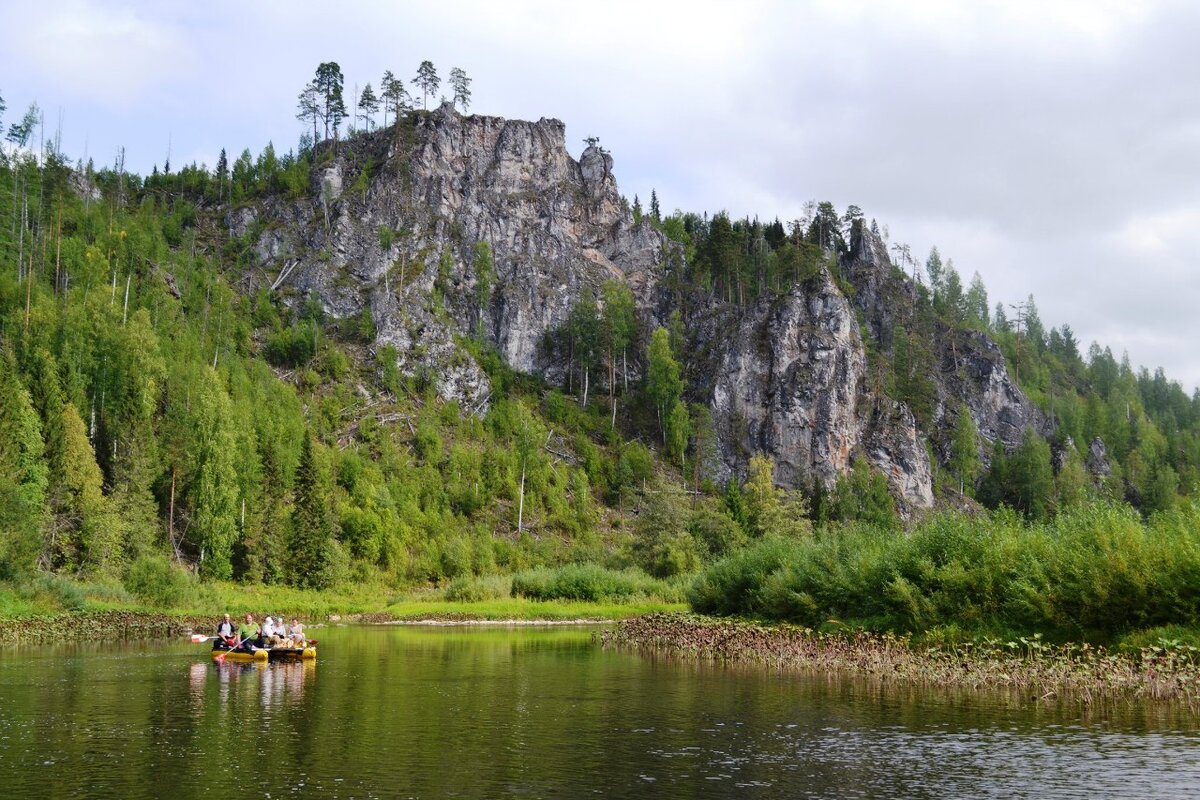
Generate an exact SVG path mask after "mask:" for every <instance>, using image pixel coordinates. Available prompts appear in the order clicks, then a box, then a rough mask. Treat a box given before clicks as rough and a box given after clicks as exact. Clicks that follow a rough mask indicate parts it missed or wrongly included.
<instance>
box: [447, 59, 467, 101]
mask: <svg viewBox="0 0 1200 800" xmlns="http://www.w3.org/2000/svg"><path fill="white" fill-rule="evenodd" d="M449 83H450V88H451V89H452V90H453V91H454V104H455V105H461V106H462V110H463V111H466V110H467V109H468V108H470V107H471V79H470V78H468V77H467V73H465V72H463V71H462V70H461V69H459V68H458V67H455V68H454V69H452V70H450V81H449Z"/></svg>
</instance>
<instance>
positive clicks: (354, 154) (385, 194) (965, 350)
mask: <svg viewBox="0 0 1200 800" xmlns="http://www.w3.org/2000/svg"><path fill="white" fill-rule="evenodd" d="M310 180H311V184H310V186H309V190H310V191H309V192H308V195H307V197H305V198H302V199H284V198H281V197H276V198H273V199H271V200H267V201H263V202H260V203H258V204H256V205H253V206H246V207H242V208H238V209H235V210H231V211H230V212H229V213H228V215H227V217H226V220H225V222H226V225H227V228H228V230H229V233H230V235H231V236H233V237H239V238H241V239H243V240H244V241H245V243H246V245H247V247H248V248H249V249H250V251H252V252H253V254H254V256H255V257H256V258H257V260H258V262H259V266H260V269H259V270H258V271H257V272H256V273H255V277H254V280H256V281H258V284H259V285H266V286H267V287H269V288H270V289H271V291H273V292H276V293H277V294H278V295H279V296H281V297H283V298H285V299H286V300H287V301H288V302H292V303H300V302H303V301H304V299H305V298H307V297H315V298H317V299H318V300H319V301H320V303H321V304H322V305H323V307H324V309H325V311H326V313H327V314H328V315H330V316H332V317H334V318H338V319H350V318H357V317H361V316H362V315H364V314H369V316H370V318H371V321H372V322H373V323H374V325H375V329H376V331H377V336H376V341H375V342H374V346H375V348H376V351H377V352H378V350H379V349H380V348H383V347H384V346H387V345H390V346H392V347H394V348H395V353H396V359H397V361H398V365H399V367H400V368H401V369H402V371H404V372H407V373H408V374H411V375H416V376H421V377H422V378H424V379H425V380H427V381H428V382H430V383H431V384H432V385H433V386H435V387H436V389H437V391H438V393H439V394H440V395H441V396H442V397H443V398H446V399H448V400H453V401H456V402H458V403H459V404H460V405H461V406H462V407H463V408H464V409H465V410H468V411H482V410H484V409H486V407H487V404H488V402H489V399H490V396H491V395H490V393H491V387H490V385H489V381H488V378H487V376H486V374H485V373H484V372H483V370H482V369H481V368H480V366H479V365H478V363H477V362H476V361H475V359H474V358H473V357H472V356H471V355H470V353H469V352H468V351H467V349H466V348H465V347H464V345H463V342H464V339H465V338H467V337H480V336H481V337H483V338H485V339H487V340H489V341H490V342H491V343H492V344H494V345H495V347H496V349H497V350H498V351H499V353H500V354H501V355H502V357H503V358H504V359H505V360H506V361H507V363H508V364H509V365H510V366H511V367H512V368H514V369H516V370H519V371H523V372H529V373H535V374H540V375H542V376H544V377H546V378H547V379H548V380H550V381H551V382H555V381H558V380H560V379H561V378H562V376H563V375H564V369H565V366H566V365H565V364H564V363H563V362H562V360H561V356H559V355H557V354H555V353H554V352H551V351H550V350H549V349H548V348H547V347H546V341H547V338H548V334H551V333H553V332H555V331H557V330H558V329H560V328H561V327H562V326H563V324H564V323H565V322H566V320H567V318H568V316H569V314H570V311H571V309H572V308H573V307H574V305H575V304H576V303H577V302H578V301H579V299H580V298H581V297H582V296H584V294H585V293H589V292H595V293H598V291H599V289H600V286H601V285H602V284H603V283H604V281H606V280H608V279H617V280H621V281H624V282H626V283H628V284H629V285H630V286H631V288H632V289H633V292H634V296H635V298H636V301H637V304H638V311H639V314H640V315H641V318H642V322H643V325H644V327H647V328H648V327H650V326H652V325H660V324H666V322H667V321H668V319H670V316H671V314H672V312H673V311H677V310H679V311H681V312H682V315H683V323H684V326H685V329H686V330H685V331H684V335H685V336H686V337H687V339H688V347H689V351H688V352H687V353H686V354H679V355H683V356H684V360H685V361H686V363H687V365H688V379H689V384H688V389H687V394H688V399H689V400H690V401H696V402H706V403H708V404H710V405H711V408H712V411H713V419H714V423H715V425H716V428H717V433H718V452H719V457H720V469H721V471H723V473H724V475H723V476H722V477H724V476H728V475H730V474H742V473H743V472H744V469H745V466H746V462H747V461H748V459H749V457H750V456H751V455H753V454H754V453H766V454H768V455H770V456H771V457H773V458H774V460H775V465H776V472H775V478H776V481H777V482H778V483H779V484H780V485H783V486H787V487H793V488H799V487H805V488H808V487H811V485H812V482H813V481H814V480H818V481H821V482H822V483H824V484H825V485H827V486H829V485H832V484H833V482H834V481H835V480H836V479H837V477H838V476H839V475H842V474H844V473H845V472H846V471H847V470H848V469H849V467H850V465H851V463H852V461H853V459H854V458H855V457H856V456H858V455H861V456H863V457H864V458H866V460H867V461H868V462H869V463H870V464H871V465H873V466H874V467H876V468H877V469H879V470H881V471H882V472H883V473H884V475H885V476H886V477H887V478H888V481H889V484H890V486H891V489H892V491H893V493H894V495H895V496H896V497H897V498H898V499H899V500H900V502H901V505H902V507H903V509H904V510H906V511H912V510H915V509H921V508H927V507H929V506H931V505H932V504H933V492H932V466H931V464H930V458H929V452H930V449H931V448H930V444H932V450H933V452H934V454H935V457H938V458H941V459H943V460H945V459H946V458H948V451H947V447H948V441H949V436H948V435H947V431H948V427H949V426H948V421H949V420H953V419H954V417H955V415H956V413H957V408H958V404H959V403H965V404H966V406H967V408H968V409H969V410H970V413H971V415H972V417H973V418H974V420H975V424H976V426H977V427H978V429H979V431H980V433H981V438H982V439H983V440H994V439H1000V440H1001V441H1002V442H1004V444H1005V445H1006V446H1008V447H1010V448H1012V447H1016V446H1017V445H1018V444H1019V443H1020V441H1021V438H1022V436H1023V434H1024V430H1025V429H1026V428H1027V427H1030V426H1032V427H1034V428H1035V429H1036V430H1038V431H1039V432H1044V429H1045V427H1046V421H1045V420H1044V418H1043V416H1042V415H1041V413H1040V412H1039V411H1038V410H1037V409H1036V408H1034V407H1033V405H1032V403H1030V401H1029V400H1028V398H1026V397H1025V396H1024V394H1023V393H1022V392H1021V391H1020V389H1019V388H1018V387H1017V385H1016V383H1015V381H1014V380H1013V379H1012V378H1011V377H1010V376H1009V374H1008V372H1007V369H1006V367H1005V363H1004V358H1003V357H1002V354H1001V353H1000V351H999V349H998V348H997V346H996V345H995V343H994V342H992V341H991V340H990V339H989V338H988V337H987V336H985V335H983V334H975V333H963V332H961V331H959V332H954V331H950V330H948V329H945V328H944V327H937V326H936V325H935V327H934V336H933V338H934V341H933V343H932V346H933V348H934V354H935V359H934V360H935V372H936V374H935V375H933V376H932V378H933V381H934V384H935V392H934V395H935V396H934V403H933V406H934V407H933V409H932V412H931V417H932V418H931V419H930V420H926V419H925V417H924V416H922V422H923V423H924V422H928V428H929V429H928V430H925V429H921V428H920V427H919V425H918V422H917V420H916V419H914V415H913V413H912V411H911V410H910V409H909V408H907V407H905V406H904V405H903V404H902V403H898V402H896V401H894V400H891V399H890V398H888V397H885V396H884V395H883V394H882V393H881V392H882V389H881V388H879V386H878V384H879V381H878V380H876V379H874V378H872V379H868V375H869V374H875V375H876V377H877V373H872V372H871V370H870V369H869V365H868V363H867V356H866V348H865V347H864V341H863V337H864V336H865V337H867V339H868V343H869V344H871V345H873V348H872V350H873V351H874V352H879V353H881V354H883V355H882V356H881V357H888V356H887V354H888V353H889V352H890V347H891V337H892V335H893V332H894V331H895V329H896V328H897V326H898V325H901V324H907V323H906V320H907V319H908V316H906V315H911V314H912V313H913V309H914V308H915V307H916V301H917V288H916V287H915V286H914V285H913V283H912V281H911V280H909V279H908V278H907V277H906V276H905V275H904V274H903V273H902V272H900V271H899V270H898V269H897V268H896V267H894V266H893V265H892V263H891V261H890V260H889V258H888V255H887V248H886V246H885V245H884V243H883V242H882V241H881V240H880V238H879V237H878V236H874V235H871V234H868V233H859V234H858V235H857V236H856V237H855V239H854V241H853V242H852V248H851V252H850V253H849V254H848V255H847V256H844V257H843V258H842V260H841V262H840V264H839V269H840V273H841V278H844V279H845V281H848V282H849V284H850V285H851V286H852V287H853V292H843V291H842V289H841V288H839V280H840V279H839V280H835V279H834V276H833V275H831V274H830V273H829V272H828V271H822V272H821V273H820V274H819V275H818V276H816V277H815V278H813V279H811V280H809V281H807V282H805V283H804V284H802V285H798V286H795V287H793V288H792V289H791V290H789V291H788V292H787V293H786V294H784V295H780V296H764V297H762V298H761V299H760V300H758V301H757V302H756V303H755V304H753V305H752V306H750V307H748V308H741V307H738V306H736V305H732V304H725V303H721V302H719V301H718V300H714V299H713V298H712V297H710V296H708V295H707V294H704V293H702V292H698V291H696V292H694V293H693V294H692V295H688V296H687V297H684V296H683V295H681V294H679V293H680V292H683V293H687V292H689V291H692V290H689V289H687V288H686V287H684V288H680V287H678V286H674V284H673V283H672V282H671V281H660V279H659V278H660V275H661V274H662V272H663V260H664V259H665V258H667V257H668V256H667V254H669V255H670V257H671V258H672V259H674V258H675V256H676V253H675V252H674V251H671V249H670V246H668V243H667V242H666V240H665V239H664V237H663V236H662V235H661V234H660V233H659V232H658V231H657V230H655V229H654V227H653V226H651V225H650V224H649V223H648V221H642V222H641V223H635V222H634V220H633V217H632V215H631V213H630V212H629V211H628V210H627V208H626V205H625V203H624V202H623V201H622V198H621V196H620V194H619V192H618V188H617V182H616V178H615V176H614V172H613V159H612V157H611V156H610V155H609V154H608V153H607V152H605V151H604V150H602V149H601V148H599V147H597V146H594V145H592V146H589V147H587V149H585V150H584V151H583V153H582V155H581V156H580V158H579V159H578V160H576V159H575V158H573V157H572V156H571V155H570V153H569V152H568V151H567V147H566V129H565V126H564V125H563V123H561V122H559V121H558V120H554V119H541V120H538V121H536V122H528V121H520V120H505V119H500V118H497V117H486V116H464V115H461V114H459V113H457V112H456V111H455V110H454V109H453V107H452V106H450V105H449V104H445V105H443V106H441V107H440V108H438V109H436V110H435V111H433V112H430V113H424V112H419V113H415V114H412V115H409V116H407V117H405V118H403V119H402V120H401V122H400V123H399V124H398V125H395V126H392V127H390V128H388V129H386V130H381V131H377V132H374V133H369V134H365V135H359V136H355V137H354V138H353V139H351V140H350V141H346V142H341V143H338V144H337V145H336V147H333V146H331V145H329V144H323V145H321V147H320V149H319V152H318V157H317V159H316V166H314V167H313V169H312V172H311V174H310ZM483 243H486V244H487V245H488V247H489V248H490V252H491V257H492V263H493V265H494V266H493V269H492V275H491V278H490V280H489V281H488V282H487V284H488V290H487V291H482V290H481V277H482V276H481V273H480V270H479V268H478V264H477V262H478V261H479V259H480V250H479V248H480V246H481V245H482V244H483ZM840 285H841V286H842V287H845V286H846V283H845V282H842V283H841V284H840ZM848 295H849V296H848ZM634 362H635V359H632V358H631V363H630V367H631V368H632V371H633V373H634V375H635V376H636V373H637V369H638V366H637V364H636V363H634ZM989 454H990V448H988V447H985V446H983V443H982V442H981V455H982V456H983V457H984V458H985V459H986V458H987V456H988V455H989Z"/></svg>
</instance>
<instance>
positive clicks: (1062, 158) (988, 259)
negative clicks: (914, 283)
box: [0, 0, 1200, 387]
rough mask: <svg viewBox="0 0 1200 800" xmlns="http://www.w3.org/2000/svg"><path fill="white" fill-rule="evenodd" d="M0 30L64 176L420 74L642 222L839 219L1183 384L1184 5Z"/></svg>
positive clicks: (341, 12)
mask: <svg viewBox="0 0 1200 800" xmlns="http://www.w3.org/2000/svg"><path fill="white" fill-rule="evenodd" d="M6 21H8V22H10V23H11V24H10V25H8V26H7V27H6V30H5V31H0V74H3V75H10V76H12V75H17V76H20V79H21V80H22V81H23V85H21V86H13V85H5V86H4V87H3V88H4V89H5V90H6V94H5V97H6V99H8V100H9V106H10V117H11V116H12V112H11V109H13V108H17V107H19V106H20V104H21V102H22V100H23V99H24V98H25V97H28V99H37V100H39V102H41V104H42V105H43V107H45V108H47V109H54V108H55V106H63V107H65V110H66V115H67V121H68V123H71V124H69V125H68V129H67V136H66V139H65V144H66V146H67V148H68V152H79V151H81V150H82V149H83V144H84V141H88V140H86V139H85V136H89V137H90V147H91V149H92V151H93V152H100V153H106V154H110V153H112V152H114V151H115V148H116V147H117V146H119V145H122V144H124V145H126V146H127V148H128V152H129V161H130V164H131V166H133V168H135V169H139V170H142V171H148V170H149V168H150V166H151V164H153V163H155V162H158V163H161V159H162V157H163V154H164V153H165V152H166V146H167V142H168V141H170V142H171V143H172V146H173V148H174V149H175V151H176V152H177V153H180V154H183V153H187V154H189V155H194V157H196V158H198V159H199V160H203V161H207V162H208V163H209V164H212V163H213V162H214V161H215V158H216V153H217V151H219V150H220V148H221V147H225V148H226V149H227V150H228V151H229V153H230V157H231V158H233V157H235V154H236V153H238V152H240V151H241V149H242V148H243V147H249V148H251V149H252V151H254V152H257V151H258V150H260V149H261V148H262V146H263V145H264V144H265V143H266V142H267V141H268V140H272V141H274V143H275V145H276V147H277V148H278V149H280V150H281V151H286V150H287V149H288V148H290V147H292V146H294V143H295V141H296V139H297V137H298V136H299V134H300V132H301V126H300V123H298V122H296V121H295V119H294V114H295V98H296V94H297V93H298V92H299V91H300V89H301V87H302V86H303V85H304V83H305V82H306V81H307V80H308V79H309V78H310V77H311V76H312V73H313V70H314V68H315V67H316V65H317V64H318V63H319V62H321V61H327V60H334V61H338V62H339V63H340V64H341V65H342V69H343V71H344V73H345V75H346V80H347V87H346V88H347V93H348V99H349V95H350V94H351V93H352V92H353V87H354V86H355V85H356V84H357V86H358V87H359V88H361V87H362V85H364V84H365V83H366V82H367V81H371V82H372V83H374V84H375V85H376V87H377V86H378V81H379V77H380V76H381V75H382V73H383V71H384V70H385V69H390V70H392V71H393V72H395V74H396V75H398V76H399V77H401V78H403V79H407V80H411V78H412V76H413V75H414V74H415V72H416V68H417V65H418V64H419V63H420V61H421V60H423V59H426V58H428V59H431V60H433V61H434V63H435V64H436V65H437V66H438V68H439V70H440V72H441V73H442V75H443V77H445V75H446V74H447V73H448V72H449V69H450V67H451V66H460V67H463V68H464V69H466V70H467V72H468V74H470V75H471V76H472V78H474V84H473V87H472V88H473V90H474V105H473V107H472V110H473V111H477V112H480V113H488V114H496V115H500V116H508V117H523V118H533V119H536V118H538V117H541V116H552V117H558V118H560V119H562V120H563V121H564V122H565V123H566V124H567V126H568V133H567V142H568V146H569V147H570V148H571V149H572V151H573V152H575V153H578V152H579V150H580V149H581V147H582V144H581V140H582V139H583V138H584V137H585V136H593V135H594V136H599V137H600V138H601V141H602V142H603V144H604V145H605V146H606V147H608V148H609V149H610V150H611V151H612V152H613V155H614V157H615V160H616V165H615V171H616V174H617V177H618V179H619V180H620V181H621V188H622V190H623V191H624V192H625V193H626V194H628V195H629V196H630V197H632V196H633V195H634V194H638V195H640V196H641V198H642V200H643V203H644V202H646V200H647V198H648V196H649V194H650V190H651V189H652V188H655V189H657V191H658V195H659V198H660V200H661V203H662V206H663V207H664V209H674V208H682V209H685V210H695V211H703V210H707V211H715V210H718V209H727V210H728V211H730V212H731V213H733V214H735V215H742V214H748V215H758V216H760V217H763V218H773V217H775V216H776V215H778V216H780V217H781V218H782V219H785V220H786V219H789V218H794V217H795V216H798V215H799V213H800V211H801V209H802V208H803V205H804V202H805V201H806V200H809V199H814V198H815V199H822V200H825V199H827V200H831V201H833V202H834V203H835V204H836V205H837V206H838V207H840V208H844V207H845V206H846V205H848V204H850V203H854V204H857V205H859V206H861V207H862V208H863V209H864V210H865V211H866V213H867V214H868V216H871V217H875V218H876V219H877V220H878V221H879V223H880V224H883V225H887V226H888V227H889V228H890V231H891V234H892V239H893V241H897V240H898V241H904V242H908V243H909V244H911V245H912V248H913V252H914V253H918V254H922V255H923V254H924V253H927V252H928V250H929V247H930V246H931V245H933V244H937V245H938V246H939V247H940V248H941V249H942V251H943V252H944V253H945V254H946V255H948V256H950V257H953V258H954V259H955V262H956V264H957V265H958V267H959V269H960V271H961V272H962V273H963V276H964V278H969V276H970V274H971V273H972V272H973V271H976V270H978V271H979V272H980V273H981V275H982V276H983V278H984V280H985V281H986V283H987V286H988V289H989V292H990V294H991V295H992V300H993V302H995V301H996V300H1003V301H1004V302H1013V301H1015V300H1018V299H1023V298H1025V297H1026V296H1027V295H1029V294H1030V293H1033V294H1034V295H1035V297H1036V299H1037V301H1038V305H1039V308H1040V309H1041V314H1042V318H1043V320H1044V321H1045V323H1046V325H1047V326H1051V325H1062V324H1063V323H1070V324H1071V325H1072V327H1073V328H1074V330H1075V331H1076V334H1077V335H1078V337H1079V338H1080V339H1081V340H1082V341H1084V342H1089V341H1090V340H1092V339H1097V340H1099V341H1100V342H1101V343H1102V344H1109V345H1111V346H1113V348H1114V350H1115V351H1117V352H1118V353H1119V352H1120V350H1122V349H1125V348H1128V349H1129V351H1130V355H1131V357H1132V358H1133V360H1134V362H1135V363H1145V364H1147V365H1157V364H1160V363H1161V364H1163V365H1164V366H1165V367H1166V368H1167V370H1168V374H1170V375H1171V376H1173V377H1177V378H1179V379H1181V380H1184V381H1185V382H1186V383H1187V384H1188V385H1189V387H1190V386H1193V385H1196V384H1197V383H1200V360H1198V359H1196V358H1195V356H1194V355H1192V354H1191V352H1189V351H1190V347H1189V346H1188V343H1190V342H1191V341H1195V340H1196V339H1197V338H1198V336H1200V328H1198V327H1197V323H1194V322H1192V318H1193V317H1200V315H1195V314H1194V312H1193V311H1192V309H1194V308H1195V307H1196V306H1197V305H1198V304H1200V285H1197V284H1198V281H1197V280H1196V278H1194V277H1193V276H1194V275H1196V274H1197V273H1196V267H1197V259H1198V258H1200V240H1198V239H1197V236H1194V235H1193V234H1192V231H1193V230H1200V228H1198V227H1197V226H1196V224H1195V223H1196V222H1200V219H1197V216H1196V209H1200V161H1197V159H1196V157H1195V154H1196V152H1197V151H1198V149H1200V92H1197V91H1195V87H1196V86H1200V56H1198V55H1197V54H1196V48H1195V46H1194V42H1193V39H1194V36H1193V32H1194V31H1195V30H1197V29H1200V7H1197V6H1196V5H1195V4H1194V3H1185V2H1144V3H1127V2H1119V1H1118V0H1112V1H1106V0H1062V1H1056V2H1052V3H1047V2H1044V0H1004V1H1003V2H990V1H988V2H982V1H981V2H973V3H962V2H959V1H958V0H936V1H933V2H919V3H904V4H899V3H891V2H855V3H846V2H838V1H836V0H818V1H815V2H782V1H781V2H752V3H745V4H742V5H739V6H738V7H737V8H736V9H733V8H731V7H730V6H728V5H727V4H722V3H715V2H697V3H684V2H661V3H654V2H627V1H622V2H614V3H607V4H604V5H603V6H596V5H593V6H581V5H576V4H563V3H558V2H545V1H544V0H543V1H540V2H506V3H496V2H450V1H448V2H443V3H438V4H419V5H409V4H397V3H394V2H384V0H374V1H373V2H359V3H352V4H346V5H344V6H339V7H338V8H337V9H336V11H335V9H334V8H333V7H331V6H329V5H328V4H327V3H318V2H283V1H282V0H270V1H269V2H256V3H238V2H232V0H215V1H214V2H210V3H204V4H194V3H192V4H188V3H181V2H164V3H151V2H145V3H140V4H139V3H133V2H125V3H120V4H117V5H115V6H107V5H105V6H102V5H101V4H100V3H99V2H98V1H97V2H92V1H90V0H88V1H85V0H69V1H66V2H62V1H59V0H45V1H44V2H42V3H39V4H37V6H27V7H22V8H18V9H14V10H13V12H12V13H11V14H10V16H9V19H8V20H6ZM8 80H12V79H11V78H9V79H8ZM47 116H51V114H50V112H48V114H47ZM205 154H208V155H205ZM175 160H176V161H178V159H175Z"/></svg>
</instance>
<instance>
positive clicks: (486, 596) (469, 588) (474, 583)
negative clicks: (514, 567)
mask: <svg viewBox="0 0 1200 800" xmlns="http://www.w3.org/2000/svg"><path fill="white" fill-rule="evenodd" d="M511 593H512V578H511V577H509V576H508V575H484V576H482V577H478V578H476V577H471V576H465V577H461V578H455V579H454V580H452V581H450V583H449V584H448V585H447V586H446V591H445V598H446V599H447V600H453V601H455V602H459V603H479V602H482V601H484V600H499V599H500V598H502V597H508V596H509V595H510V594H511Z"/></svg>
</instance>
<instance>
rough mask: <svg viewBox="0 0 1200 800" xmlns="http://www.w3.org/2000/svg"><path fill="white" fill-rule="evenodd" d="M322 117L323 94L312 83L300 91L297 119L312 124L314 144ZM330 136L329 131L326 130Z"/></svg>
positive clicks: (222, 154) (314, 82) (222, 152)
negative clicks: (318, 122)
mask: <svg viewBox="0 0 1200 800" xmlns="http://www.w3.org/2000/svg"><path fill="white" fill-rule="evenodd" d="M321 117H322V115H321V93H320V90H319V89H318V88H317V82H316V81H315V80H314V81H311V82H310V83H309V84H308V85H306V86H305V87H304V88H303V89H301V90H300V95H299V96H298V97H297V98H296V119H298V120H300V121H301V122H309V121H311V122H312V129H313V143H314V144H315V143H316V142H317V141H318V137H317V121H318V120H320V119H321ZM326 134H327V135H328V129H327V130H326ZM224 155H225V151H224V150H222V151H221V156H222V157H224Z"/></svg>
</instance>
